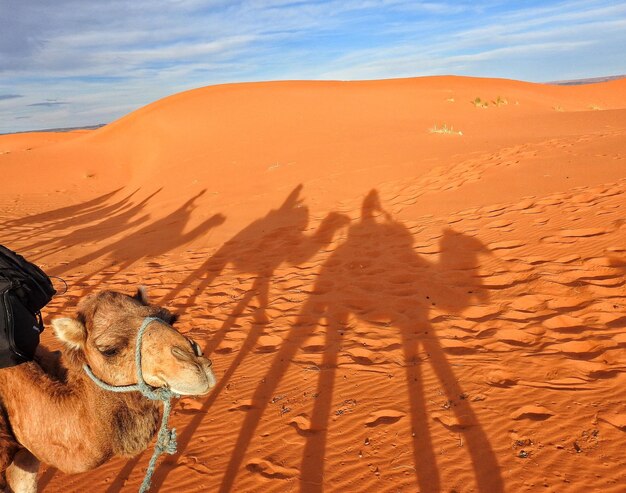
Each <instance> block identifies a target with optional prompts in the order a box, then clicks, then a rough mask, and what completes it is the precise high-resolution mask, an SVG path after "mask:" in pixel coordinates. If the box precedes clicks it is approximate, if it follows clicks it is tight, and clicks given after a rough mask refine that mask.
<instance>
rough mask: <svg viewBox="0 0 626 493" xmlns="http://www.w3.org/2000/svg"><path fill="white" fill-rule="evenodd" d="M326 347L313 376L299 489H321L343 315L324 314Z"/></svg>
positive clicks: (341, 336)
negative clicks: (313, 393)
mask: <svg viewBox="0 0 626 493" xmlns="http://www.w3.org/2000/svg"><path fill="white" fill-rule="evenodd" d="M328 322H329V323H328V329H327V332H326V348H325V349H324V357H323V359H322V365H321V367H320V372H319V376H318V379H317V387H316V388H317V393H318V395H317V397H316V398H315V404H314V406H313V412H312V413H311V432H310V434H308V436H307V440H306V444H305V446H304V451H303V454H302V463H301V465H300V480H301V487H300V491H301V492H306V493H317V492H322V491H323V489H324V458H325V456H326V441H327V437H328V419H329V417H330V410H331V406H332V401H333V391H334V386H335V377H336V373H337V360H338V356H339V349H340V346H341V340H342V338H343V335H342V328H343V326H344V319H343V317H335V316H331V317H329V318H328Z"/></svg>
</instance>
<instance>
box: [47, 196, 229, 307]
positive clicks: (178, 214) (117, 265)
mask: <svg viewBox="0 0 626 493" xmlns="http://www.w3.org/2000/svg"><path fill="white" fill-rule="evenodd" d="M158 192H159V191H156V192H154V193H153V194H152V195H150V196H149V197H147V198H146V199H144V200H143V201H142V202H140V203H138V204H136V205H135V206H133V207H131V208H129V209H127V210H125V211H124V212H123V213H120V214H118V215H116V216H114V217H112V218H110V223H111V224H103V223H100V224H99V225H98V228H100V229H102V228H105V230H109V229H111V230H113V231H115V232H117V231H123V230H124V229H126V228H129V227H131V226H134V227H137V226H139V225H140V224H145V226H143V227H142V228H140V229H136V230H135V231H133V232H131V233H128V234H126V235H125V236H123V237H121V238H120V239H118V240H115V241H113V242H112V243H108V244H107V245H105V246H103V247H101V248H99V249H97V250H94V251H92V252H90V253H88V254H86V255H83V256H81V257H78V258H75V259H74V260H72V261H71V262H70V263H68V264H67V265H63V266H58V267H54V268H51V269H49V271H48V273H49V274H50V275H53V276H59V275H61V274H64V273H66V272H69V271H71V270H73V269H77V268H80V267H83V268H84V267H86V266H90V264H91V263H92V262H94V261H95V260H97V259H101V258H106V259H108V260H109V261H110V262H112V265H113V266H114V270H112V271H111V272H109V273H107V274H105V275H104V277H102V278H99V279H98V283H99V284H106V282H108V281H109V280H111V278H113V277H114V276H116V275H119V274H120V273H122V272H124V271H125V270H127V269H129V268H130V267H131V266H132V265H134V264H136V263H138V262H140V261H141V260H142V259H145V258H152V257H157V256H159V255H163V254H165V253H167V252H168V251H170V250H172V249H174V248H176V247H179V246H181V245H184V244H186V243H189V242H191V241H193V240H194V239H196V238H199V237H201V236H203V235H205V234H206V233H207V232H208V231H209V230H211V229H212V228H215V227H217V226H219V225H221V224H222V223H223V222H224V221H225V219H226V218H225V217H224V216H223V215H222V214H214V215H213V216H211V217H210V218H208V219H206V220H204V221H203V222H202V223H200V224H198V225H197V226H195V227H194V228H192V229H191V230H189V231H187V232H185V233H183V230H184V229H185V227H186V225H187V223H188V222H189V220H190V219H191V216H192V213H193V211H194V209H195V208H196V207H197V205H196V202H197V200H198V199H199V198H200V197H201V196H202V195H203V194H204V193H205V192H206V191H205V190H202V191H201V192H199V193H197V194H196V195H194V196H193V197H191V198H190V199H189V200H187V201H186V202H185V203H183V204H182V205H181V206H180V207H178V208H177V209H176V210H174V211H172V212H171V213H169V214H168V215H167V216H165V217H163V218H161V219H158V220H156V221H149V216H147V215H143V216H141V217H138V215H139V213H140V212H141V210H142V207H143V206H144V205H145V204H146V203H147V202H148V201H149V200H150V199H151V198H152V197H154V195H156V194H157V193H158ZM106 222H107V223H108V222H109V221H108V220H106ZM146 223H147V224H146ZM96 274H97V271H96V272H89V273H87V274H85V275H83V276H82V277H81V278H80V279H76V280H73V281H72V282H73V284H75V285H78V286H81V285H84V287H85V290H84V291H83V293H82V295H83V296H84V295H85V294H87V293H89V292H91V291H93V289H95V288H96V285H95V284H94V285H92V286H88V284H89V281H90V280H92V278H94V276H95V275H96Z"/></svg>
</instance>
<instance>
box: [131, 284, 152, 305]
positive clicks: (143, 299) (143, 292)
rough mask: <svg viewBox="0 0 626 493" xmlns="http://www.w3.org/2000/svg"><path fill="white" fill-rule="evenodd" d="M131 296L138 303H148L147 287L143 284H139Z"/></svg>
mask: <svg viewBox="0 0 626 493" xmlns="http://www.w3.org/2000/svg"><path fill="white" fill-rule="evenodd" d="M133 298H135V299H136V300H137V301H139V303H141V304H142V305H146V306H147V305H149V304H150V300H149V299H148V288H146V287H145V286H139V287H138V288H137V292H136V293H135V296H133Z"/></svg>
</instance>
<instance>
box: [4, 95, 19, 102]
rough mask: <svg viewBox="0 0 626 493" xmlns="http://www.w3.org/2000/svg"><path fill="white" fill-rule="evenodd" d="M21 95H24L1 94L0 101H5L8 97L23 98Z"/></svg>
mask: <svg viewBox="0 0 626 493" xmlns="http://www.w3.org/2000/svg"><path fill="white" fill-rule="evenodd" d="M21 97H22V95H21V94H0V101H4V100H7V99H15V98H21Z"/></svg>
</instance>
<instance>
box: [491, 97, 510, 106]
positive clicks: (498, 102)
mask: <svg viewBox="0 0 626 493" xmlns="http://www.w3.org/2000/svg"><path fill="white" fill-rule="evenodd" d="M492 103H493V104H494V105H495V106H498V107H500V106H504V105H506V104H509V101H508V100H507V99H506V98H502V97H500V96H498V97H497V98H496V100H495V101H492Z"/></svg>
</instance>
